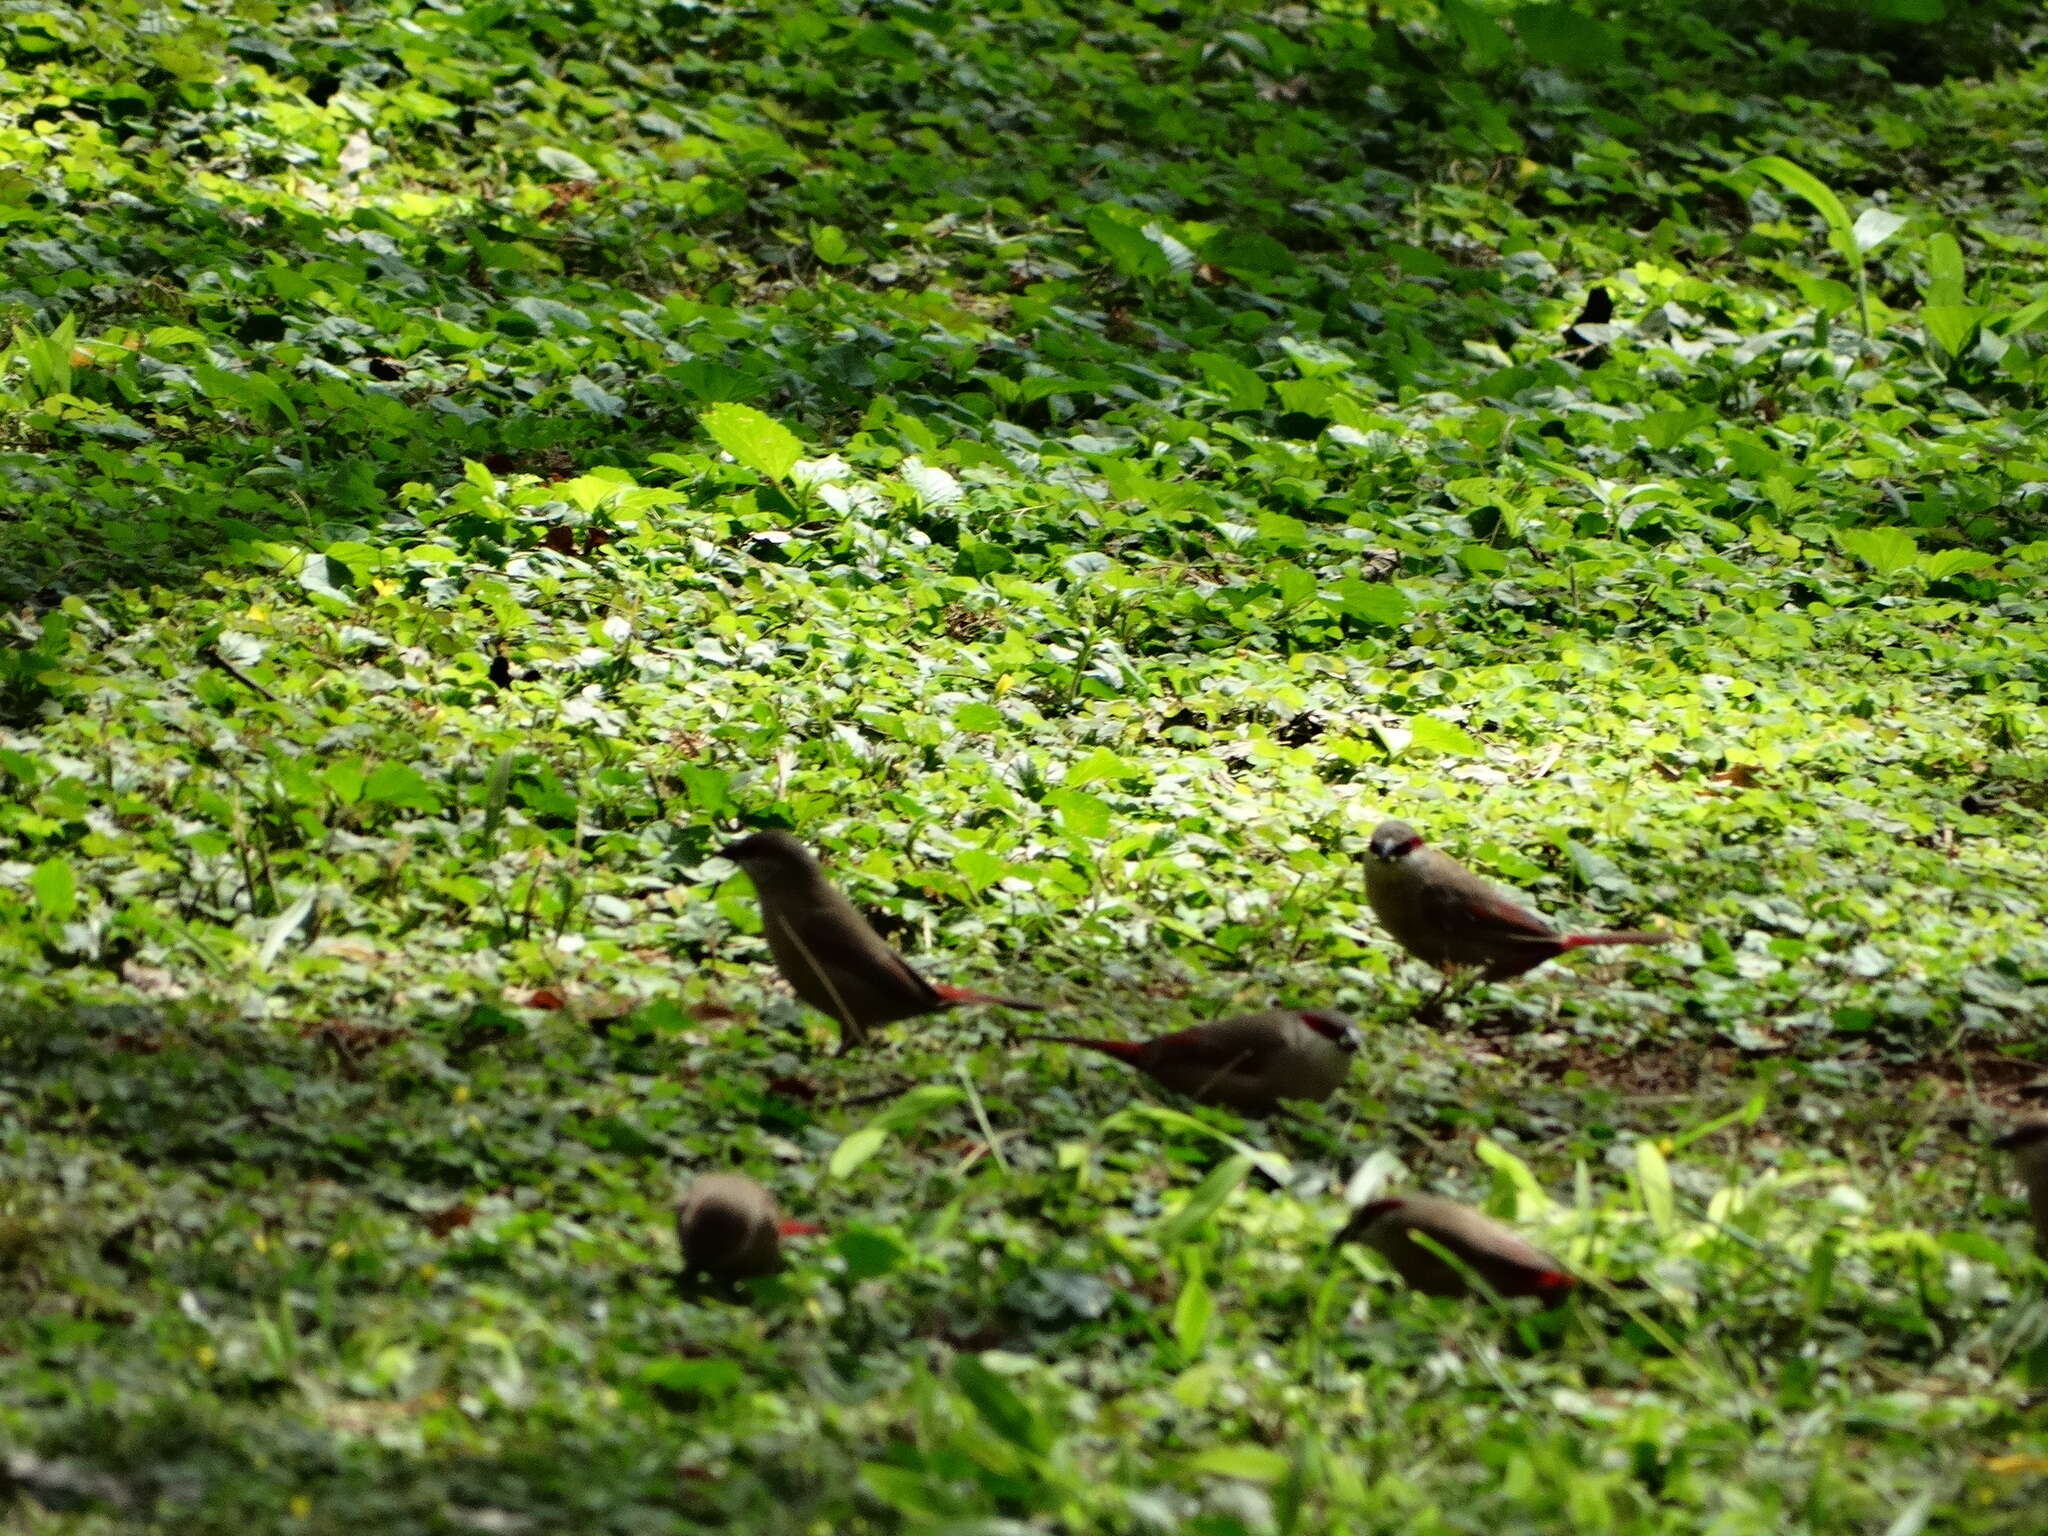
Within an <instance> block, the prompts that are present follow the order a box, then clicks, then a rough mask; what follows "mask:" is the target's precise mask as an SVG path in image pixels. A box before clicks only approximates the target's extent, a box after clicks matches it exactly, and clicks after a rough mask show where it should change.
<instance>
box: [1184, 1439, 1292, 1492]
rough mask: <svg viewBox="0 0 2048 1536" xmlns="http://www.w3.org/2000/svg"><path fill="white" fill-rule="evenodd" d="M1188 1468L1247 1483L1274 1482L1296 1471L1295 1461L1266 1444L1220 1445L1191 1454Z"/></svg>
mask: <svg viewBox="0 0 2048 1536" xmlns="http://www.w3.org/2000/svg"><path fill="white" fill-rule="evenodd" d="M1187 1468H1188V1470H1189V1471H1190V1472H1194V1473H1198V1474H1200V1475H1202V1476H1205V1477H1234V1478H1238V1479H1240V1480H1241V1481H1243V1482H1247V1483H1259V1484H1262V1485H1271V1484H1273V1483H1277V1482H1280V1481H1281V1480H1282V1479H1284V1478H1285V1477H1286V1476H1287V1475H1288V1474H1289V1473H1290V1472H1292V1471H1293V1470H1294V1463H1293V1462H1291V1461H1289V1460H1288V1459H1287V1458H1286V1457H1285V1456H1283V1455H1281V1454H1280V1453H1279V1452H1278V1451H1273V1450H1268V1449H1267V1448H1266V1447H1265V1446H1263V1445H1217V1446H1211V1447H1210V1448H1209V1449H1208V1450H1206V1451H1200V1452H1197V1453H1196V1454H1195V1455H1193V1456H1190V1457H1189V1458H1188V1460H1187Z"/></svg>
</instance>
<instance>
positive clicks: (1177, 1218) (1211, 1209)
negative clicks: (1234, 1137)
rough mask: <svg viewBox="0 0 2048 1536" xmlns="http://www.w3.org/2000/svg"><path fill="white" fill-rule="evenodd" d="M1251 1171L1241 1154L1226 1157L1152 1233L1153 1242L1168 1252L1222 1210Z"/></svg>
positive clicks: (1245, 1157)
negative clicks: (1225, 1202)
mask: <svg viewBox="0 0 2048 1536" xmlns="http://www.w3.org/2000/svg"><path fill="white" fill-rule="evenodd" d="M1251 1170H1252V1160H1251V1159H1250V1158H1249V1157H1247V1156H1245V1155H1244V1154H1243V1153H1242V1152H1239V1153H1235V1154H1233V1155H1232V1156H1230V1157H1226V1158H1225V1159H1224V1160H1223V1161H1222V1162H1220V1163H1218V1164H1217V1165H1216V1166H1215V1167H1214V1168H1212V1169H1210V1170H1209V1175H1208V1177H1207V1178H1205V1179H1203V1180H1202V1182H1201V1183H1199V1184H1197V1185H1196V1186H1195V1187H1194V1190H1193V1192H1192V1193H1190V1194H1189V1195H1188V1197H1187V1199H1186V1200H1185V1201H1184V1202H1182V1204H1181V1206H1180V1209H1178V1210H1176V1211H1175V1212H1174V1213H1173V1214H1172V1215H1171V1216H1167V1217H1165V1218H1163V1219H1162V1220H1161V1221H1160V1222H1159V1224H1158V1226H1157V1227H1156V1228H1154V1230H1153V1234H1152V1240H1153V1241H1154V1242H1155V1243H1157V1244H1158V1245H1159V1246H1160V1247H1161V1248H1162V1249H1165V1248H1171V1247H1173V1246H1174V1244H1176V1243H1178V1242H1180V1241H1181V1240H1182V1239H1183V1238H1186V1237H1187V1236H1189V1235H1190V1234H1191V1233H1193V1232H1194V1231H1195V1230H1196V1229H1197V1228H1198V1227H1200V1226H1201V1225H1202V1223H1203V1222H1205V1221H1207V1220H1208V1219H1209V1218H1210V1217H1211V1216H1214V1215H1215V1214H1216V1213H1217V1212H1218V1211H1219V1210H1221V1209H1222V1208H1223V1202H1224V1201H1226V1200H1228V1199H1229V1198H1230V1196H1231V1194H1232V1192H1233V1191H1234V1190H1236V1188H1237V1186H1238V1185H1240V1184H1242V1183H1243V1182H1244V1176H1245V1175H1246V1174H1247V1173H1250V1172H1251Z"/></svg>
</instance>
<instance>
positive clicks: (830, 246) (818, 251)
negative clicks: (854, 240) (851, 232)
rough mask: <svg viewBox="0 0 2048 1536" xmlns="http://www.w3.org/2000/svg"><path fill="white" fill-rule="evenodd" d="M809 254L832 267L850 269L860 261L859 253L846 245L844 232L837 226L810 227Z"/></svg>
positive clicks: (820, 225)
mask: <svg viewBox="0 0 2048 1536" xmlns="http://www.w3.org/2000/svg"><path fill="white" fill-rule="evenodd" d="M811 254H812V255H813V256H816V257H817V258H818V260H820V261H822V262H824V263H825V264H826V265H827V266H833V267H850V266H852V265H853V264H854V263H855V262H857V261H859V260H860V252H858V251H856V250H855V249H854V248H853V247H852V246H850V245H848V244H847V243H846V231H845V230H843V229H841V228H840V227H839V226H838V225H837V224H819V225H814V226H812V229H811Z"/></svg>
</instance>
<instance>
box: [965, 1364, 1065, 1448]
mask: <svg viewBox="0 0 2048 1536" xmlns="http://www.w3.org/2000/svg"><path fill="white" fill-rule="evenodd" d="M953 1385H954V1386H956V1387H958V1388H959V1389H960V1394H961V1396H963V1397H965V1398H966V1399H967V1401H968V1402H970V1403H972V1404H973V1405H974V1411H975V1412H976V1413H977V1414H979V1415H980V1416H981V1421H982V1423H984V1424H986V1425H987V1426H988V1427H989V1428H990V1429H992V1430H994V1431H995V1432H996V1433H997V1434H998V1435H1000V1436H1002V1438H1003V1439H1005V1440H1007V1441H1009V1442H1010V1444H1012V1445H1014V1446H1016V1447H1017V1449H1018V1450H1020V1451H1027V1452H1029V1453H1030V1454H1032V1455H1034V1456H1036V1455H1041V1454H1043V1453H1044V1452H1045V1451H1046V1450H1047V1449H1048V1448H1049V1447H1050V1446H1051V1444H1052V1434H1051V1431H1050V1429H1049V1428H1048V1427H1047V1426H1046V1425H1045V1424H1044V1423H1042V1422H1041V1421H1040V1420H1039V1418H1038V1416H1037V1415H1036V1414H1034V1413H1033V1412H1032V1411H1031V1409H1030V1407H1029V1406H1028V1405H1027V1404H1026V1403H1025V1401H1024V1399H1023V1398H1021V1397H1019V1396H1018V1395H1017V1391H1016V1389H1015V1388H1014V1387H1012V1386H1011V1385H1010V1383H1009V1382H1008V1381H1007V1380H1005V1379H1004V1378H1003V1377H1002V1376H1001V1375H999V1374H997V1373H996V1372H995V1371H993V1370H991V1369H990V1368H989V1367H988V1365H987V1364H986V1363H985V1362H984V1361H983V1360H982V1359H981V1357H979V1356H977V1355H962V1356H961V1357H960V1358H959V1359H957V1360H955V1361H954V1362H953Z"/></svg>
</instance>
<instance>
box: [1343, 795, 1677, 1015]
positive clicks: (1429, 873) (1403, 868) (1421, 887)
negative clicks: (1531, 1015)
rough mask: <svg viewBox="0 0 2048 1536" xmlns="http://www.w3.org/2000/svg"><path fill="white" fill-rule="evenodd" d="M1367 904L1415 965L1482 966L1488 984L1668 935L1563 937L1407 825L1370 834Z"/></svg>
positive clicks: (1387, 824)
mask: <svg viewBox="0 0 2048 1536" xmlns="http://www.w3.org/2000/svg"><path fill="white" fill-rule="evenodd" d="M1365 899H1366V901H1367V902H1368V903H1369V904H1370V905H1371V907H1372V910H1373V912H1374V914H1375V915H1376V916H1377V917H1378V918H1379V920H1380V922H1381V924H1382V925H1383V926H1384V927H1385V928H1386V930H1387V932H1388V933H1390V934H1392V935H1393V936H1394V939H1395V942H1397V943H1398V944H1399V945H1400V946H1401V947H1402V948H1403V949H1405V950H1407V951H1408V953H1409V954H1411V955H1413V956H1415V958H1416V959H1418V960H1425V961H1427V962H1428V963H1429V964H1431V965H1435V966H1442V967H1446V968H1448V967H1454V966H1479V967H1481V968H1482V969H1481V972H1480V974H1481V975H1482V976H1483V977H1484V978H1485V979H1486V980H1488V981H1506V980H1507V979H1508V978H1509V977H1511V976H1519V975H1521V974H1522V973H1523V972H1524V971H1533V970H1534V969H1535V968H1536V967H1537V966H1539V965H1541V964H1543V962H1544V961H1546V960H1554V959H1556V958H1557V957H1558V956H1559V955H1561V954H1563V953H1565V951H1567V950H1572V949H1586V948H1589V947H1591V946H1593V945H1596V944H1662V943H1663V942H1665V940H1667V939H1669V938H1670V937H1671V935H1670V934H1668V933H1640V932H1632V933H1559V932H1558V931H1557V929H1556V928H1555V927H1553V926H1552V925H1551V924H1550V923H1548V922H1546V921H1545V920H1544V919H1542V918H1540V917H1538V916H1537V915H1536V914H1535V913H1534V912H1531V911H1530V910H1529V909H1528V908H1527V907H1525V906H1522V905H1521V904H1520V903H1519V902H1516V901H1514V900H1512V899H1511V898H1509V897H1508V896H1507V895H1505V894H1504V893H1503V892H1501V891H1500V890H1498V889H1496V888H1495V887H1493V886H1491V885H1489V884H1487V883H1486V882H1485V881H1484V880H1482V879H1480V878H1479V877H1478V876H1477V875H1475V874H1473V873H1472V871H1470V870H1469V869H1467V868H1465V866H1464V865H1462V864H1460V863H1459V862H1458V861H1457V860H1456V859H1453V858H1451V857H1449V856H1448V855H1446V854H1442V853H1438V852H1437V851H1436V850H1435V849H1434V848H1430V847H1427V846H1425V845H1424V843H1423V841H1422V834H1421V833H1420V832H1417V831H1416V830H1415V829H1414V828H1413V827H1411V826H1409V825H1408V823H1407V822H1405V821H1383V822H1381V823H1380V824H1379V826H1377V827H1376V828H1374V829H1373V834H1372V842H1371V844H1370V845H1369V852H1368V855H1367V858H1366V864H1365Z"/></svg>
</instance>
